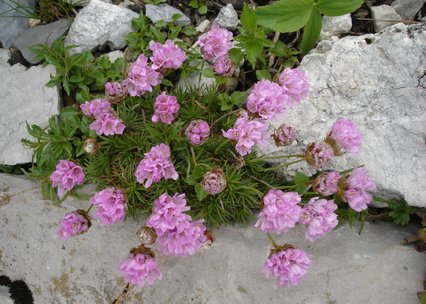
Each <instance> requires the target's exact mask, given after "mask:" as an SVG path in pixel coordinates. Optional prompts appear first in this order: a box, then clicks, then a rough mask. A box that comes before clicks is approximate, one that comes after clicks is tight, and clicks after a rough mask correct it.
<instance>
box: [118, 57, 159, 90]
mask: <svg viewBox="0 0 426 304" xmlns="http://www.w3.org/2000/svg"><path fill="white" fill-rule="evenodd" d="M162 77H163V76H162V75H161V73H159V72H156V71H154V69H152V68H151V67H149V66H148V60H147V59H146V57H145V55H144V54H140V55H139V57H138V59H137V60H136V61H135V62H134V63H133V64H132V66H131V67H130V71H129V73H128V74H127V79H125V80H124V81H123V82H122V84H123V86H125V87H126V90H127V91H128V92H129V94H130V96H140V95H142V94H144V93H146V92H152V87H153V86H156V85H159V84H160V83H161V80H162Z"/></svg>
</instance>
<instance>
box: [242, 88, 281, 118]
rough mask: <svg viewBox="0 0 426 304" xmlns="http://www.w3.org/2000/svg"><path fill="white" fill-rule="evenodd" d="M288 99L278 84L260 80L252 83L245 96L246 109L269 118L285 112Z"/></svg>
mask: <svg viewBox="0 0 426 304" xmlns="http://www.w3.org/2000/svg"><path fill="white" fill-rule="evenodd" d="M288 100H289V99H288V96H287V95H286V94H285V91H284V89H283V88H282V87H280V86H279V85H278V84H276V83H274V82H272V81H269V80H261V81H259V82H257V83H256V84H255V85H254V87H253V88H252V90H251V92H250V94H249V96H248V98H247V110H249V111H250V112H251V113H254V114H257V115H259V116H260V117H261V118H263V119H270V118H273V117H274V116H275V115H277V114H281V113H284V112H285V109H286V108H287V106H288Z"/></svg>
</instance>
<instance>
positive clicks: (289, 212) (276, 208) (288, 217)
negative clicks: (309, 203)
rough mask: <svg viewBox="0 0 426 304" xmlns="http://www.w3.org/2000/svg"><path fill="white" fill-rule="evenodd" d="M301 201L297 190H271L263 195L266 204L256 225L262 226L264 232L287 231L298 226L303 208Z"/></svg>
mask: <svg viewBox="0 0 426 304" xmlns="http://www.w3.org/2000/svg"><path fill="white" fill-rule="evenodd" d="M300 201H301V198H300V195H299V194H298V193H297V192H283V191H281V190H275V189H271V190H269V191H268V193H266V195H265V196H264V197H263V205H264V206H263V209H262V211H261V212H260V213H259V217H258V220H257V222H256V224H255V225H254V226H255V227H259V226H260V229H261V230H262V231H264V232H275V233H281V232H286V231H287V230H288V229H290V228H293V227H294V226H296V223H297V221H298V220H299V218H300V215H301V214H302V208H301V207H300V206H299V205H298V204H299V203H300Z"/></svg>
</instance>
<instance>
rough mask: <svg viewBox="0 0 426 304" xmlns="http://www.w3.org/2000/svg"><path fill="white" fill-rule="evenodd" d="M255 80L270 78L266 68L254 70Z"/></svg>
mask: <svg viewBox="0 0 426 304" xmlns="http://www.w3.org/2000/svg"><path fill="white" fill-rule="evenodd" d="M256 77H257V80H262V79H267V80H271V73H269V71H268V70H257V71H256Z"/></svg>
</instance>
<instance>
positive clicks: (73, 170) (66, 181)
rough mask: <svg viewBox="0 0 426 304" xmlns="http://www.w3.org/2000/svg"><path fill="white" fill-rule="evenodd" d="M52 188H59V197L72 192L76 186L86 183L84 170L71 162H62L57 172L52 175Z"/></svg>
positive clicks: (58, 165) (57, 167) (57, 166)
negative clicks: (66, 192)
mask: <svg viewBox="0 0 426 304" xmlns="http://www.w3.org/2000/svg"><path fill="white" fill-rule="evenodd" d="M50 180H51V181H52V187H53V188H55V187H58V196H59V197H61V196H62V195H63V194H64V192H65V191H70V190H72V189H73V188H74V187H75V186H76V185H82V184H83V183H84V172H83V169H82V168H81V167H80V166H79V165H76V164H75V163H73V162H72V161H69V160H60V161H59V163H58V164H57V165H56V169H55V171H53V173H52V175H50Z"/></svg>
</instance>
